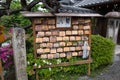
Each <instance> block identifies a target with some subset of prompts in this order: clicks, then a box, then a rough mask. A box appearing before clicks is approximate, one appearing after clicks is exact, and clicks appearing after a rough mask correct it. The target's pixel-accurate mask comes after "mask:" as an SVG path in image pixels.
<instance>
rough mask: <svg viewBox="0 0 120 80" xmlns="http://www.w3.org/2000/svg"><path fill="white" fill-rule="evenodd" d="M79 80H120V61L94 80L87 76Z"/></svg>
mask: <svg viewBox="0 0 120 80" xmlns="http://www.w3.org/2000/svg"><path fill="white" fill-rule="evenodd" d="M78 80H120V61H116V62H114V63H113V64H112V65H110V66H108V68H107V69H106V70H104V71H103V72H102V73H101V74H99V75H96V76H95V77H94V78H90V77H87V76H84V77H80V78H78Z"/></svg>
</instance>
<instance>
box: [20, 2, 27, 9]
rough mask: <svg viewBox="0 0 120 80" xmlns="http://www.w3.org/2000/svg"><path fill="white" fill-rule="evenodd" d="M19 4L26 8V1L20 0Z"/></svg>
mask: <svg viewBox="0 0 120 80" xmlns="http://www.w3.org/2000/svg"><path fill="white" fill-rule="evenodd" d="M21 6H22V8H23V9H24V10H27V2H26V0H21Z"/></svg>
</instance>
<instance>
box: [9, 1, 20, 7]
mask: <svg viewBox="0 0 120 80" xmlns="http://www.w3.org/2000/svg"><path fill="white" fill-rule="evenodd" d="M10 8H11V9H20V8H21V4H20V1H19V0H12V2H11V5H10Z"/></svg>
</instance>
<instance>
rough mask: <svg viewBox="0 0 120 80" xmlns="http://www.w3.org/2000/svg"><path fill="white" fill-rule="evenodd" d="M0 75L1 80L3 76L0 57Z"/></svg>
mask: <svg viewBox="0 0 120 80" xmlns="http://www.w3.org/2000/svg"><path fill="white" fill-rule="evenodd" d="M0 77H1V80H4V76H3V68H2V62H1V59H0Z"/></svg>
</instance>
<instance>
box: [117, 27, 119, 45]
mask: <svg viewBox="0 0 120 80" xmlns="http://www.w3.org/2000/svg"><path fill="white" fill-rule="evenodd" d="M117 44H119V45H120V28H119V32H118V38H117Z"/></svg>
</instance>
